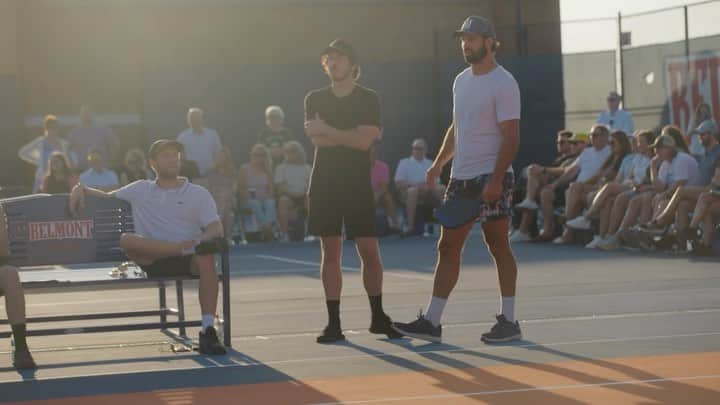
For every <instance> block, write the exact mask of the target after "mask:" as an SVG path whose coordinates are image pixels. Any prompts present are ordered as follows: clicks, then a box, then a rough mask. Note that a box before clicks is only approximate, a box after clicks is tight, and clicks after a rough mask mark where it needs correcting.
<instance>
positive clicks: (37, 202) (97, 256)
mask: <svg viewBox="0 0 720 405" xmlns="http://www.w3.org/2000/svg"><path fill="white" fill-rule="evenodd" d="M63 201H64V202H65V205H64V206H63ZM67 201H68V197H67V195H53V196H50V195H46V194H36V195H32V196H25V197H16V198H11V199H6V200H0V204H2V205H3V208H4V209H5V213H6V215H7V222H8V236H9V241H10V251H11V255H12V259H13V263H14V264H16V265H18V266H20V267H21V269H20V270H21V271H23V269H22V268H23V267H27V266H42V265H57V264H84V263H107V264H108V270H111V269H113V268H114V267H115V265H116V264H117V263H118V262H121V261H124V260H125V259H126V258H125V256H124V254H123V253H122V251H121V250H120V247H119V242H120V235H122V234H123V233H128V232H132V231H133V224H132V211H131V208H130V206H129V204H127V203H126V202H124V201H121V200H119V199H114V198H112V199H100V198H92V197H88V198H87V201H86V207H85V210H84V212H83V213H81V216H82V217H83V218H92V219H93V221H94V231H93V240H88V241H75V243H86V242H87V243H92V244H94V245H95V246H96V249H95V252H94V253H93V252H91V253H90V254H89V255H85V256H84V257H78V258H77V260H73V258H72V255H68V254H67V252H64V254H60V256H62V257H59V258H58V255H57V254H53V252H49V254H48V255H44V254H43V256H44V257H36V256H37V255H33V252H32V249H31V248H29V247H28V245H29V244H30V243H31V242H30V241H29V240H28V229H27V225H28V223H29V222H30V221H32V220H38V219H39V220H41V221H49V220H58V221H62V220H70V219H72V218H70V217H69V216H68V215H67V214H66V212H67ZM39 206H43V207H47V209H51V210H52V209H53V208H55V210H56V211H57V209H59V210H60V213H61V214H62V215H57V212H55V214H56V215H55V216H53V213H50V214H48V213H47V212H42V213H41V215H39V216H40V218H36V216H38V215H37V214H36V213H33V214H29V213H28V212H27V211H37V209H38V207H39ZM58 206H59V208H58ZM107 225H109V227H108V226H107ZM103 226H105V229H100V228H102V227H103ZM101 233H102V237H101V238H99V234H101ZM54 253H63V252H54ZM220 256H221V261H220V268H221V274H220V275H219V276H220V282H221V283H222V312H223V316H222V318H223V322H224V325H223V344H224V345H225V346H227V347H231V334H230V330H231V328H230V260H229V253H228V252H224V253H222V254H221V255H220ZM55 259H57V260H55ZM72 271H82V270H72ZM197 278H198V277H197V276H187V277H163V278H156V277H153V278H147V279H141V278H138V279H109V280H96V281H42V282H36V281H32V282H23V288H24V289H25V290H35V289H45V290H47V289H53V290H55V289H56V290H59V291H62V292H66V291H68V290H87V289H88V287H99V289H112V288H115V287H119V288H133V287H139V286H142V285H147V284H156V285H157V287H158V302H159V309H157V310H146V311H128V312H104V313H91V314H74V315H55V316H44V317H28V318H27V323H46V322H48V323H49V322H68V321H87V320H100V319H120V318H137V317H153V316H158V317H159V322H146V323H130V324H121V325H102V326H86V327H66V328H49V329H37V330H35V329H32V328H30V329H29V330H28V332H27V334H28V336H51V335H65V334H78V333H99V332H116V331H132V330H147V329H160V330H162V331H164V332H165V333H167V334H169V335H171V336H174V337H177V338H179V339H182V340H188V339H189V338H188V336H187V334H186V328H187V327H193V326H200V324H201V322H200V321H199V320H198V321H188V320H186V319H185V300H184V291H183V281H185V280H194V279H197ZM173 282H174V284H175V291H176V295H177V308H171V307H168V303H167V287H168V284H172V283H173ZM169 316H172V317H177V320H175V321H171V320H168V317H169ZM8 324H9V321H8V320H7V319H0V325H8ZM172 328H177V332H175V331H174V330H172ZM9 336H11V332H9V331H7V332H0V338H6V337H9Z"/></svg>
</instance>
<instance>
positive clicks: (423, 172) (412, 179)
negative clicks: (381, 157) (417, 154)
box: [395, 157, 432, 186]
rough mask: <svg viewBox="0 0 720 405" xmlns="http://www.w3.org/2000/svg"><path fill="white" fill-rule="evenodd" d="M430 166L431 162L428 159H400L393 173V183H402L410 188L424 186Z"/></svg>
mask: <svg viewBox="0 0 720 405" xmlns="http://www.w3.org/2000/svg"><path fill="white" fill-rule="evenodd" d="M430 166H432V160H430V159H428V158H423V160H417V159H415V158H414V157H409V158H405V159H401V160H400V163H398V167H397V170H396V171H395V182H396V183H397V182H398V181H404V182H405V183H407V184H408V185H411V186H414V185H417V184H425V182H426V179H427V171H428V169H429V168H430Z"/></svg>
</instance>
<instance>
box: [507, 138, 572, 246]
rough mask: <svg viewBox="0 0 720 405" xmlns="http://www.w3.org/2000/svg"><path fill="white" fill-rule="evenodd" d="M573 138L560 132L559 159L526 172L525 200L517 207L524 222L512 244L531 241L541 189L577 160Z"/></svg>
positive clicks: (558, 140) (511, 239)
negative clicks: (571, 142)
mask: <svg viewBox="0 0 720 405" xmlns="http://www.w3.org/2000/svg"><path fill="white" fill-rule="evenodd" d="M572 136H573V133H572V132H570V131H567V130H562V131H560V132H558V134H557V140H556V146H557V152H558V156H557V158H555V160H554V161H553V162H552V163H551V164H550V166H541V165H538V164H531V165H530V166H528V167H527V169H526V170H525V177H526V186H525V199H524V200H523V201H522V202H520V203H519V204H517V205H516V206H515V208H517V209H520V210H522V220H521V221H520V228H519V229H518V230H517V231H515V232H513V234H512V235H511V236H510V242H527V241H530V240H531V238H530V226H531V224H532V223H533V222H535V216H536V211H537V209H538V205H537V198H538V197H539V192H540V189H541V188H542V187H543V186H545V185H546V184H547V183H548V182H550V181H551V180H553V179H554V178H556V177H558V176H560V175H561V174H562V172H563V169H564V168H565V167H567V166H569V165H570V164H572V162H573V161H574V160H575V158H577V155H573V154H572V151H573V146H572V145H571V144H570V139H571V138H572Z"/></svg>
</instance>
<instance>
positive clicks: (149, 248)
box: [120, 233, 194, 264]
mask: <svg viewBox="0 0 720 405" xmlns="http://www.w3.org/2000/svg"><path fill="white" fill-rule="evenodd" d="M193 244H194V242H193V241H187V242H167V241H162V240H155V239H150V238H146V237H143V236H140V235H136V234H131V233H125V234H123V235H122V236H121V237H120V248H121V249H122V250H123V251H125V253H126V254H127V255H128V257H129V258H131V259H132V258H135V259H137V260H135V259H133V260H135V262H136V263H138V264H150V263H152V262H154V261H155V260H158V259H162V258H166V257H174V256H182V255H186V254H192V248H193ZM138 260H139V261H138Z"/></svg>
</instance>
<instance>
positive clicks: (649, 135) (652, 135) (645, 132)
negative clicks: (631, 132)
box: [635, 129, 655, 145]
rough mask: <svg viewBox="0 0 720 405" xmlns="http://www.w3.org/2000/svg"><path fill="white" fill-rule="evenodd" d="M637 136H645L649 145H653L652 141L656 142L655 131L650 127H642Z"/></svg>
mask: <svg viewBox="0 0 720 405" xmlns="http://www.w3.org/2000/svg"><path fill="white" fill-rule="evenodd" d="M635 136H636V137H637V138H645V142H647V144H648V145H652V143H653V142H655V132H653V131H651V130H649V129H641V130H640V131H638V133H637V135H635Z"/></svg>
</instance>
